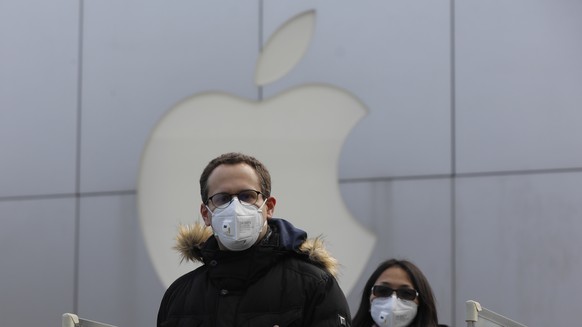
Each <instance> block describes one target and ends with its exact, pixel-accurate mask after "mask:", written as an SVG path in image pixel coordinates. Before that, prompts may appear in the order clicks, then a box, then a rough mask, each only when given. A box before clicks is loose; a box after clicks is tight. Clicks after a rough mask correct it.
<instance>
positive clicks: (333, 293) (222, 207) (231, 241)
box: [157, 153, 351, 327]
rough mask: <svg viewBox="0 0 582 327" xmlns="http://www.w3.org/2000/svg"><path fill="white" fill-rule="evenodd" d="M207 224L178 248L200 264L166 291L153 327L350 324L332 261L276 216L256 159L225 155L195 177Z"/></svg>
mask: <svg viewBox="0 0 582 327" xmlns="http://www.w3.org/2000/svg"><path fill="white" fill-rule="evenodd" d="M200 193H201V197H202V204H201V205H200V213H201V215H202V218H203V219H204V224H200V223H198V224H194V225H193V226H187V227H182V228H181V230H180V232H179V235H178V237H177V240H178V244H177V246H176V248H177V249H178V250H179V252H180V253H181V255H182V257H183V259H186V260H191V261H194V262H196V261H199V262H202V263H203V265H202V266H200V267H199V268H197V269H195V270H194V271H192V272H190V273H187V274H185V275H183V276H182V277H180V278H179V279H177V280H176V281H175V282H174V283H173V284H172V285H171V286H170V287H169V288H168V290H167V291H166V293H165V295H164V297H163V299H162V303H161V305H160V309H159V312H158V322H157V326H159V327H161V326H269V327H271V326H280V327H283V326H350V325H351V317H350V313H349V308H348V305H347V302H346V299H345V296H344V294H343V292H342V290H341V289H340V287H339V285H338V283H337V281H336V279H335V277H334V275H335V274H336V272H337V262H336V260H335V259H334V258H333V257H331V256H330V254H329V253H328V252H327V251H326V250H325V248H324V247H323V244H322V241H321V240H320V239H317V238H316V239H308V238H307V234H306V233H305V232H304V231H302V230H300V229H298V228H295V227H294V226H293V225H292V224H291V223H289V222H288V221H286V220H284V219H279V218H273V213H274V210H275V205H276V203H277V202H276V200H275V198H274V197H272V196H271V177H270V175H269V172H268V170H267V169H266V167H265V166H264V165H263V164H262V163H261V162H259V161H258V160H257V159H255V158H253V157H251V156H247V155H244V154H241V153H226V154H223V155H221V156H219V157H217V158H215V159H213V160H212V161H210V162H209V163H208V165H207V166H206V168H205V169H204V171H203V172H202V175H201V177H200Z"/></svg>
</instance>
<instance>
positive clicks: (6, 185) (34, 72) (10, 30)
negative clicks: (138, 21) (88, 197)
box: [0, 0, 79, 197]
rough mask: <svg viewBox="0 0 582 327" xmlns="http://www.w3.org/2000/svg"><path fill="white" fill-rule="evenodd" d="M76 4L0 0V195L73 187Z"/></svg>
mask: <svg viewBox="0 0 582 327" xmlns="http://www.w3.org/2000/svg"><path fill="white" fill-rule="evenodd" d="M78 12H79V4H78V2H77V1H72V0H57V1H50V2H47V1H18V0H7V1H4V0H3V1H2V3H1V4H0V42H1V43H0V149H1V151H2V155H0V197H3V196H21V195H31V194H36V195H39V194H51V193H72V192H73V191H74V189H75V146H76V143H75V133H76V119H77V116H76V111H77V89H78V86H77V71H78V61H77V57H78V34H79V29H78V26H79V25H78Z"/></svg>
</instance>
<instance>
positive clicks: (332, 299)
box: [305, 274, 352, 327]
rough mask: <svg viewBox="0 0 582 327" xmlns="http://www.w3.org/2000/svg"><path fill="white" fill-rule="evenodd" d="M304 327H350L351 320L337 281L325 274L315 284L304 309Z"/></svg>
mask: <svg viewBox="0 0 582 327" xmlns="http://www.w3.org/2000/svg"><path fill="white" fill-rule="evenodd" d="M305 314H306V319H305V322H306V324H305V325H306V326H314V327H350V326H351V325H352V318H351V315H350V309H349V306H348V303H347V301H346V297H345V295H344V293H343V291H342V290H341V288H340V287H339V284H338V283H337V280H336V279H335V278H334V277H333V276H331V275H329V274H327V275H326V276H325V278H323V279H321V280H320V282H319V283H317V284H316V290H314V291H313V297H311V299H310V301H309V303H308V304H307V307H306V312H305Z"/></svg>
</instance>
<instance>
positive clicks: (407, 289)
mask: <svg viewBox="0 0 582 327" xmlns="http://www.w3.org/2000/svg"><path fill="white" fill-rule="evenodd" d="M377 287H379V288H387V289H388V290H390V295H388V296H378V295H376V294H374V289H375V288H377ZM403 291H404V292H406V291H414V297H413V298H412V299H410V298H406V297H402V296H401V295H403V294H402V292H403ZM394 293H396V297H397V298H399V299H402V300H408V301H414V300H415V299H416V298H418V295H419V294H418V291H417V290H415V289H414V288H410V287H401V288H396V289H395V288H392V287H390V286H387V285H374V286H372V288H371V289H370V294H371V295H374V296H375V297H390V296H392V294H394ZM411 294H412V293H411ZM404 295H406V294H404Z"/></svg>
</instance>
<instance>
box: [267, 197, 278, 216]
mask: <svg viewBox="0 0 582 327" xmlns="http://www.w3.org/2000/svg"><path fill="white" fill-rule="evenodd" d="M276 204H277V199H275V198H274V197H272V196H270V197H269V198H268V199H267V203H266V204H265V207H267V219H269V218H273V214H274V213H275V205H276Z"/></svg>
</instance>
